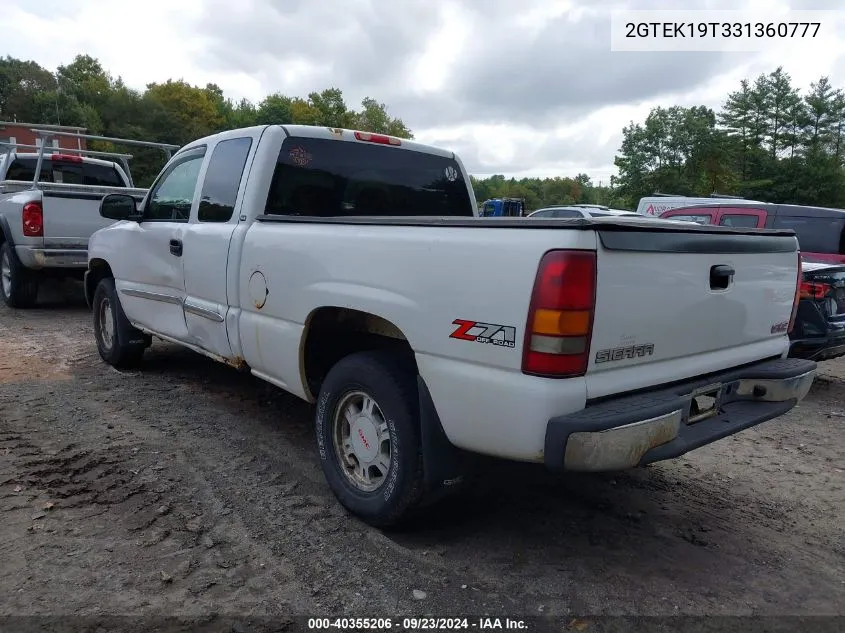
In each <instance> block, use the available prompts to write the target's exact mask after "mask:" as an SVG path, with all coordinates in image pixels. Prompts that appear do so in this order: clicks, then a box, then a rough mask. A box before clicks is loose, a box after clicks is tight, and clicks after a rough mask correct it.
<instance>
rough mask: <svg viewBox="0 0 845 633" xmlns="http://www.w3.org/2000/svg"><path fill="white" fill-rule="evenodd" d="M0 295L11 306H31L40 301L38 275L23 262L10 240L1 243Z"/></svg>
mask: <svg viewBox="0 0 845 633" xmlns="http://www.w3.org/2000/svg"><path fill="white" fill-rule="evenodd" d="M0 296H2V297H3V303H5V304H6V305H7V306H9V307H10V308H31V307H33V306H34V305H35V303H36V301H38V275H37V274H36V273H35V272H34V271H31V270H29V269H27V268H26V267H25V266H24V265H23V264H22V263H21V260H19V259H18V255H17V253H15V249H14V248H12V245H11V244H9V242H3V243H2V244H0Z"/></svg>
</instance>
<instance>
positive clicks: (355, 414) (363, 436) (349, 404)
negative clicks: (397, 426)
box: [332, 391, 393, 492]
mask: <svg viewBox="0 0 845 633" xmlns="http://www.w3.org/2000/svg"><path fill="white" fill-rule="evenodd" d="M332 442H333V444H334V450H335V454H336V455H337V459H338V462H339V463H340V467H341V470H342V471H343V474H344V475H345V477H346V479H347V481H349V483H351V484H352V485H353V486H355V488H357V489H358V490H361V491H363V492H373V491H375V490H378V489H379V488H380V487H381V486H382V485H384V482H385V481H386V479H387V473H388V472H389V471H390V465H391V463H392V455H393V451H392V446H391V440H390V430H389V427H388V425H387V421H386V420H385V417H384V414H383V413H382V411H381V408H380V407H379V405H378V403H377V402H376V401H375V399H373V398H372V396H370V395H369V394H367V393H364V392H363V391H352V392H350V393H347V394H346V395H344V396H343V398H342V399H341V401H340V403H339V404H338V406H337V408H336V409H335V414H334V419H333V421H332Z"/></svg>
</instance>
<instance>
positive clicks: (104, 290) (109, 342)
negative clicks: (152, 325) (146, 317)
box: [92, 277, 149, 368]
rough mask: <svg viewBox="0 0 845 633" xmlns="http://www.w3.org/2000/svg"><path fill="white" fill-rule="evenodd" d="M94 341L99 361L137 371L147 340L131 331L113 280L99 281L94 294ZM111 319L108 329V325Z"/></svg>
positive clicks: (133, 330) (139, 332) (137, 331)
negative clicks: (132, 368)
mask: <svg viewBox="0 0 845 633" xmlns="http://www.w3.org/2000/svg"><path fill="white" fill-rule="evenodd" d="M92 309H93V312H94V338H95V339H96V341H97V350H98V351H99V352H100V357H101V358H102V359H103V360H104V361H106V362H107V363H108V364H109V365H111V366H112V367H117V368H127V367H137V366H138V365H139V364H140V362H141V358H142V357H143V355H144V350H145V349H146V348H147V347H148V345H147V343H148V340H149V337H148V336H146V335H145V334H144V333H143V332H141V331H140V330H138V329H137V328H134V327H132V325H131V324H130V323H129V319H127V318H126V314H124V312H123V307H122V306H121V305H120V301H119V300H118V297H117V290H116V289H115V287H114V279H112V278H111V277H107V278H105V279H101V280H100V283H99V284H97V289H96V290H95V291H94V301H93V302H92ZM108 319H111V326H109V325H108Z"/></svg>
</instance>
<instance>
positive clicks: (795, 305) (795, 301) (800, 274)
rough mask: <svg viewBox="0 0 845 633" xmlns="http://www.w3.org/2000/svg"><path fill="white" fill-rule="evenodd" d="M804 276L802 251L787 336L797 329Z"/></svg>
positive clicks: (799, 253)
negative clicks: (796, 321) (793, 329)
mask: <svg viewBox="0 0 845 633" xmlns="http://www.w3.org/2000/svg"><path fill="white" fill-rule="evenodd" d="M803 276H804V271H803V267H802V265H801V251H798V278H797V279H796V280H795V298H794V299H793V300H792V314H791V315H790V316H789V329H787V331H786V332H787V334H789V333H791V332H792V328H793V327H795V317H796V316H797V315H798V302H799V301H801V286H802V285H803V284H802V283H801V281H802V277H803Z"/></svg>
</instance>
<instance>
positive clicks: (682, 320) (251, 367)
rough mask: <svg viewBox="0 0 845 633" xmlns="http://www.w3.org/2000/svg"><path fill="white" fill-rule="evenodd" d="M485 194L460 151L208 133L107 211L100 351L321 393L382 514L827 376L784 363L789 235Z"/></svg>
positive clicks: (369, 516)
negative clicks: (505, 206)
mask: <svg viewBox="0 0 845 633" xmlns="http://www.w3.org/2000/svg"><path fill="white" fill-rule="evenodd" d="M474 200H475V198H474V196H473V192H472V189H471V185H470V180H469V177H468V175H467V173H466V171H465V170H464V167H463V165H462V163H461V161H460V160H459V159H458V157H457V156H455V155H454V154H453V153H452V152H450V151H444V150H442V149H437V148H434V147H427V146H424V145H421V144H418V143H415V142H412V141H408V140H404V139H397V138H393V137H389V136H384V135H380V134H371V133H366V132H355V131H349V130H339V129H328V128H320V127H308V126H294V125H290V126H279V125H271V126H261V127H252V128H247V129H240V130H234V131H229V132H224V133H221V134H218V135H215V136H210V137H207V138H203V139H200V140H198V141H195V142H193V143H190V144H189V145H187V146H185V147H184V148H182V149H181V150H180V151H179V152H178V153H176V154H175V155H174V157H173V158H172V160H171V161H170V162H169V163H168V164H167V165H166V167H165V168H164V170H163V171H162V172H161V174H160V175H159V177H158V179H157V180H156V181H155V182H154V184H153V186H152V188H151V189H150V191H149V193H148V194H147V195H146V197H145V198H144V200H143V201H142V202H141V204H137V202H136V200H135V199H134V198H133V197H131V196H128V195H125V194H124V195H121V194H114V195H109V196H106V197H105V198H104V199H103V201H102V203H101V213H102V215H103V216H104V217H105V218H108V219H110V220H116V221H117V222H115V223H114V224H112V225H111V226H109V227H107V228H103V229H101V230H99V231H97V232H96V233H94V235H93V236H92V237H91V240H90V243H89V247H88V271H87V273H86V283H85V287H86V296H87V298H88V300H89V303H90V304H91V306H92V308H93V319H94V333H95V339H96V344H97V347H98V349H99V353H100V355H101V356H102V358H103V359H104V360H105V362H107V363H109V364H111V365H113V366H115V367H123V366H132V365H137V364H138V363H139V362H140V361H141V359H142V355H143V353H144V350H145V348H146V347H148V346H149V345H150V344H151V341H152V339H153V337H154V336H155V337H157V338H160V339H163V340H165V341H170V342H173V343H177V344H179V345H183V346H185V347H188V348H190V349H192V350H195V351H196V352H199V353H202V354H205V355H207V356H210V357H211V358H214V359H216V360H218V361H221V362H224V363H227V364H229V365H232V366H234V367H237V368H241V369H243V370H245V371H249V372H251V373H252V374H253V375H255V376H257V377H259V378H261V379H263V380H266V381H268V382H270V383H272V384H274V385H277V386H278V387H280V388H282V389H284V390H286V391H288V392H290V393H292V394H294V395H296V396H298V397H300V398H302V399H305V400H307V401H309V402H311V403H314V404H315V405H316V406H315V410H316V412H315V431H316V443H317V450H318V452H319V457H320V460H321V463H322V467H323V471H324V474H325V477H326V479H327V481H328V484H329V486H330V487H331V489H332V491H333V492H334V494H335V495H336V497H337V498H338V499H339V501H340V503H342V504H343V505H344V506H345V507H346V508H347V509H348V510H350V511H351V512H352V513H354V514H356V515H358V516H360V517H362V518H363V519H364V520H366V521H368V522H370V523H372V524H374V525H379V526H388V525H391V524H394V523H396V522H397V521H400V520H401V519H403V518H406V517H407V516H408V513H409V511H410V510H411V509H412V508H414V507H419V506H420V505H422V504H425V503H427V502H428V501H430V500H432V499H435V498H437V497H438V496H441V495H442V494H443V493H444V492H448V491H449V490H451V489H454V487H455V485H456V484H458V483H460V482H461V481H462V479H464V478H465V475H466V472H465V469H466V467H467V464H468V461H469V460H467V459H466V458H467V456H468V455H470V454H472V453H480V454H485V455H490V456H496V457H501V458H507V459H511V460H520V461H525V462H538V463H544V464H545V465H546V466H548V467H549V468H552V469H556V470H570V471H607V470H620V469H628V468H633V467H636V466H640V465H644V464H649V463H651V462H656V461H659V460H665V459H670V458H673V457H677V456H679V455H681V454H683V453H686V452H687V451H689V450H692V449H695V448H697V447H700V446H703V445H705V444H708V443H710V442H713V441H715V440H718V439H720V438H723V437H726V436H728V435H731V434H733V433H736V432H738V431H741V430H743V429H746V428H748V427H750V426H753V425H755V424H758V423H760V422H763V421H765V420H769V419H771V418H775V417H777V416H779V415H781V414H783V413H785V412H787V411H788V410H790V409H791V408H792V407H794V406H795V405H796V403H798V402H799V401H800V400H801V399H802V398H803V397H804V396H805V395H806V394H807V392H808V390H809V389H810V386H811V384H812V382H813V379H814V376H815V372H816V364H815V363H814V362H812V361H808V360H802V359H788V358H786V357H785V356H786V354H787V352H788V350H789V339H788V336H787V335H788V331H789V329H790V325H791V323H792V320H793V319H794V313H795V306H796V296H797V287H798V279H799V275H800V263H799V254H798V249H797V242H796V238H795V235H794V233H793V232H791V231H771V230H770V231H747V230H743V229H733V228H725V227H712V226H697V225H692V224H680V223H671V222H664V221H662V220H658V219H653V218H637V217H623V216H615V217H614V216H611V217H601V218H580V219H542V218H531V219H528V218H495V219H486V218H480V217H478V211H477V208H476V205H475V202H474ZM503 253H506V254H507V257H506V261H507V265H502V261H503V259H502V254H503Z"/></svg>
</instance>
